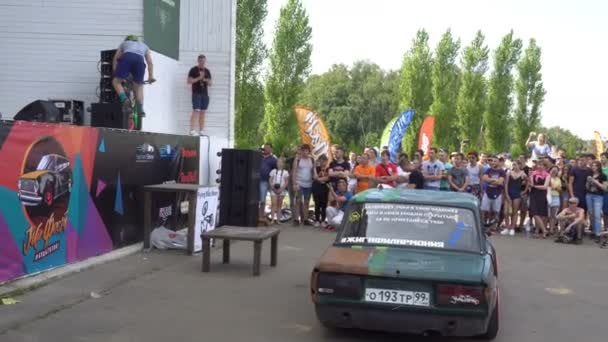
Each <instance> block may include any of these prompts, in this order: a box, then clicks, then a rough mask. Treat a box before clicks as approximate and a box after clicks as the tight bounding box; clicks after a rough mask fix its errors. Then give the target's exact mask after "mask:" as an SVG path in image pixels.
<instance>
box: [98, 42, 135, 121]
mask: <svg viewBox="0 0 608 342" xmlns="http://www.w3.org/2000/svg"><path fill="white" fill-rule="evenodd" d="M115 54H116V49H114V50H103V51H101V53H100V60H99V73H100V80H99V103H92V104H91V126H93V127H108V128H122V129H127V128H128V127H129V118H128V116H127V115H124V114H123V112H122V105H121V103H120V101H119V99H118V95H117V94H116V92H115V91H114V88H113V87H112V77H113V70H112V62H113V60H114V55H115Z"/></svg>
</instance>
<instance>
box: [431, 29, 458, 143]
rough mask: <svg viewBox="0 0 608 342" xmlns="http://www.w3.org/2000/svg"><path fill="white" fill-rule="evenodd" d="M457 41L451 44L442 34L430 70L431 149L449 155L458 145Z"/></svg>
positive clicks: (451, 40) (450, 37) (452, 39)
mask: <svg viewBox="0 0 608 342" xmlns="http://www.w3.org/2000/svg"><path fill="white" fill-rule="evenodd" d="M459 49H460V40H454V38H453V37H452V32H451V31H450V30H448V31H447V32H445V33H444V34H443V36H442V37H441V40H440V41H439V44H437V48H436V49H435V61H434V63H433V68H432V81H433V88H432V94H433V104H432V105H431V113H430V114H431V115H435V132H434V135H433V136H434V141H435V145H438V146H442V147H446V148H448V149H449V150H450V151H453V150H454V149H455V148H456V146H457V145H458V132H457V130H455V129H454V127H456V121H457V116H456V108H457V102H458V89H459V87H460V69H459V68H458V66H457V65H456V58H457V57H458V50H459Z"/></svg>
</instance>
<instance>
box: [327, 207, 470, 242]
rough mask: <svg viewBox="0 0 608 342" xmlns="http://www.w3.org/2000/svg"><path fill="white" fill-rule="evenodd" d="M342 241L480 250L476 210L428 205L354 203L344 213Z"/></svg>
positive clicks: (339, 236) (339, 239) (339, 240)
mask: <svg viewBox="0 0 608 342" xmlns="http://www.w3.org/2000/svg"><path fill="white" fill-rule="evenodd" d="M344 217H345V218H344V228H343V230H342V232H341V233H340V234H338V236H337V241H336V242H337V243H339V244H372V245H378V244H379V245H400V246H413V247H422V248H438V249H442V248H445V249H456V250H464V251H474V252H478V251H479V250H480V246H479V236H478V231H479V230H478V224H477V220H476V218H475V215H474V214H473V211H471V210H469V209H464V208H454V207H445V206H439V205H426V204H404V203H363V204H359V203H357V204H353V205H351V206H350V207H349V209H348V210H347V213H346V214H345V216H344Z"/></svg>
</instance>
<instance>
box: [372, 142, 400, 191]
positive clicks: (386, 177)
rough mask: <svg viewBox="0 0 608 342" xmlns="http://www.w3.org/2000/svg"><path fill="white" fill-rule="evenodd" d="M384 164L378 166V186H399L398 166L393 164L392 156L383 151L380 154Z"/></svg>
mask: <svg viewBox="0 0 608 342" xmlns="http://www.w3.org/2000/svg"><path fill="white" fill-rule="evenodd" d="M380 156H381V158H382V162H381V163H380V164H378V165H376V181H377V182H378V184H383V185H388V186H391V187H395V186H397V183H396V182H395V181H396V180H397V166H396V165H395V164H393V163H391V154H390V152H389V151H382V153H381V154H380Z"/></svg>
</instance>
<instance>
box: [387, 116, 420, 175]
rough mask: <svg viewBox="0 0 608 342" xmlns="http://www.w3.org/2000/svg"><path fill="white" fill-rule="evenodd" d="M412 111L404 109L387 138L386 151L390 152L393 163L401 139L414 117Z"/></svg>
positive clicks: (395, 160) (395, 159)
mask: <svg viewBox="0 0 608 342" xmlns="http://www.w3.org/2000/svg"><path fill="white" fill-rule="evenodd" d="M414 113H415V111H414V110H413V109H408V110H406V111H405V112H403V113H402V114H401V116H400V117H399V119H397V121H395V124H394V125H393V129H392V130H391V135H390V138H389V139H388V151H389V152H390V153H391V160H392V161H393V163H396V162H397V155H398V154H399V150H400V149H401V140H402V139H403V136H404V135H405V131H406V130H407V128H408V127H409V126H410V123H411V122H412V119H413V118H414Z"/></svg>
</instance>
